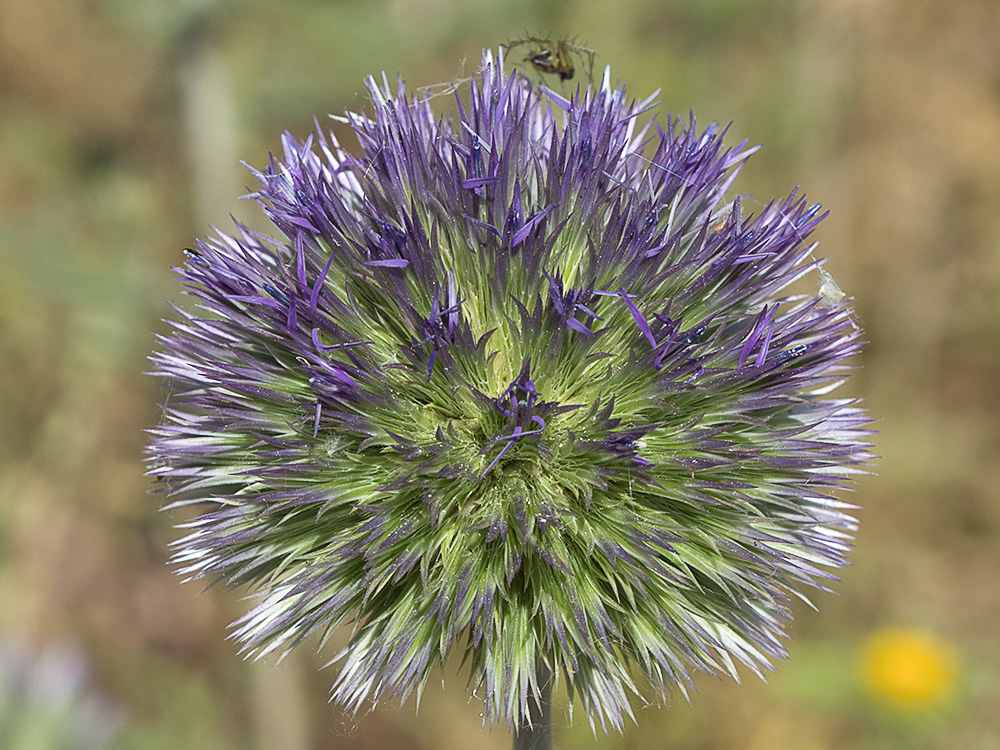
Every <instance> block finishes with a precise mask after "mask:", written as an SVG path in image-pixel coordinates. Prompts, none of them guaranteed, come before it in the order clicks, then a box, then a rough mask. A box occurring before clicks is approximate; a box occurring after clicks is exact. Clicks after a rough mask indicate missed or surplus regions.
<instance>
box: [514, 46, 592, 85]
mask: <svg viewBox="0 0 1000 750" xmlns="http://www.w3.org/2000/svg"><path fill="white" fill-rule="evenodd" d="M526 45H530V48H529V51H528V54H527V56H526V57H525V58H524V62H526V63H531V65H532V66H533V67H534V68H535V70H537V71H538V72H540V73H546V74H552V75H557V76H559V80H560V81H568V80H569V79H571V78H572V77H573V76H574V75H575V73H576V68H575V67H574V65H573V58H574V57H577V58H580V59H586V61H587V80H588V81H593V80H594V57H595V55H594V50H592V49H588V48H587V47H583V46H581V45H579V44H574V43H573V42H572V41H568V40H566V39H560V40H558V41H552V40H551V39H539V38H538V37H534V36H529V37H526V38H524V39H517V40H515V41H513V42H508V43H507V44H505V45H504V49H506V50H508V51H509V50H513V49H516V48H517V47H523V46H526Z"/></svg>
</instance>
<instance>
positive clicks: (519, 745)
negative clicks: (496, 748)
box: [514, 665, 552, 750]
mask: <svg viewBox="0 0 1000 750" xmlns="http://www.w3.org/2000/svg"><path fill="white" fill-rule="evenodd" d="M538 683H539V685H540V686H541V692H540V694H539V696H538V701H537V702H535V700H534V699H533V698H530V697H529V698H528V716H527V718H526V719H525V721H524V722H523V723H522V724H521V725H519V726H517V727H514V750H552V674H551V672H549V669H548V667H546V666H544V665H539V667H538Z"/></svg>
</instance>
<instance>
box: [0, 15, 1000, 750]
mask: <svg viewBox="0 0 1000 750" xmlns="http://www.w3.org/2000/svg"><path fill="white" fill-rule="evenodd" d="M526 31H527V32H530V33H532V34H536V35H541V36H546V37H552V38H563V37H571V36H574V35H576V36H577V39H578V42H580V43H581V44H585V45H586V46H588V47H590V48H592V49H594V50H595V51H596V52H597V56H598V68H599V69H600V68H603V66H604V65H607V64H610V65H611V66H612V68H613V72H614V76H615V77H617V78H620V79H621V80H623V81H625V82H626V83H627V84H628V86H629V90H630V91H631V92H632V93H633V94H635V95H646V94H647V93H649V92H650V91H652V90H653V89H656V88H662V89H663V93H662V99H663V110H664V112H663V113H661V115H660V116H661V117H663V116H664V115H665V111H666V110H670V111H673V112H677V113H681V114H686V113H687V112H688V110H694V111H695V112H696V113H697V115H698V116H699V118H700V120H701V122H702V123H703V124H705V123H707V122H709V121H711V120H720V121H722V122H724V123H728V122H730V121H731V122H733V123H734V124H733V126H732V129H731V131H730V139H731V140H732V142H733V143H735V142H736V141H739V140H742V139H744V138H746V139H748V140H749V141H751V143H763V144H764V149H763V150H762V151H761V152H760V153H758V154H757V155H755V156H754V157H753V158H752V159H751V160H750V162H749V164H748V166H747V167H746V169H745V170H744V172H743V174H742V176H741V178H740V180H739V181H738V183H737V187H738V189H739V190H740V192H744V193H746V192H752V193H753V194H754V198H755V199H759V200H760V202H761V203H763V202H766V201H767V200H768V199H769V198H770V197H772V196H777V195H783V194H786V193H787V192H788V191H789V190H790V189H791V188H792V187H794V186H795V185H796V184H801V185H802V186H803V189H804V190H806V192H807V193H808V195H809V197H810V198H811V199H813V200H816V201H819V202H821V203H823V204H824V206H826V207H827V208H829V209H830V210H831V211H832V216H831V217H830V218H829V219H828V220H827V221H826V222H824V224H823V225H822V226H821V228H820V229H819V231H818V235H817V236H818V238H819V240H820V242H821V244H820V253H819V254H820V255H824V256H827V257H828V258H829V259H830V260H829V263H828V265H827V266H826V268H827V269H828V270H829V271H830V272H831V273H832V274H833V276H834V277H835V278H836V279H837V281H838V282H839V284H840V286H841V287H842V288H843V289H844V290H845V292H847V294H848V295H850V296H853V297H854V298H855V299H856V306H857V312H858V316H859V318H860V320H861V321H862V322H863V325H864V327H865V330H866V333H867V337H868V339H869V341H870V344H869V345H868V347H867V349H866V350H865V353H864V355H863V356H862V357H861V358H860V359H859V361H858V364H859V365H860V369H859V370H858V371H857V373H856V375H855V377H854V378H853V381H852V382H851V383H850V384H849V385H848V386H847V388H846V389H845V390H846V392H848V393H850V394H851V395H860V396H863V397H864V399H865V401H866V403H867V406H868V408H869V409H870V411H871V412H872V414H873V415H876V416H877V417H879V418H880V422H879V424H878V428H879V430H880V433H879V436H878V438H877V443H876V447H877V451H876V452H877V453H879V454H880V455H881V456H882V459H881V460H880V462H879V464H878V473H879V476H878V477H877V478H872V477H867V478H864V479H862V480H861V481H860V482H859V483H858V486H857V491H856V492H855V493H854V494H853V495H852V496H851V497H850V498H849V499H852V500H854V501H857V502H859V503H860V504H861V505H862V506H863V509H862V510H861V511H860V517H861V521H862V524H861V530H860V533H859V535H858V539H857V545H856V550H855V552H854V554H853V558H852V559H853V563H854V565H853V566H852V567H851V568H849V569H847V570H846V571H845V572H844V574H843V580H842V582H841V583H840V584H839V585H838V586H837V592H838V593H837V594H836V595H830V594H817V595H816V596H815V597H814V600H815V602H816V603H817V604H818V606H819V609H820V611H819V613H815V612H812V611H810V610H808V609H807V608H805V607H801V608H800V611H799V612H798V616H797V618H796V620H795V623H794V625H793V627H792V630H791V635H792V639H791V640H790V642H789V648H790V651H791V659H790V660H789V661H787V662H783V663H781V664H779V665H778V669H777V671H776V672H775V673H774V674H773V676H771V677H770V678H769V681H768V683H767V684H764V683H762V682H760V681H758V680H756V678H754V677H752V676H749V675H748V679H747V680H746V681H745V683H744V684H743V685H738V684H736V683H734V682H732V681H730V680H727V681H719V680H715V679H713V678H708V677H701V678H699V679H698V681H697V687H698V692H697V693H695V694H694V695H693V697H692V700H691V702H690V704H688V703H687V702H685V701H684V700H683V699H682V698H679V697H678V698H677V699H676V700H674V701H673V702H672V704H671V705H669V706H667V707H658V706H650V707H647V708H641V709H639V710H638V711H637V716H638V726H633V727H630V728H629V729H628V730H627V731H626V732H625V734H624V735H623V736H618V735H615V736H611V737H608V738H604V737H603V736H602V737H599V738H598V739H597V740H596V741H595V739H594V738H593V736H592V735H591V731H590V729H589V727H588V726H587V723H586V720H585V718H584V717H583V716H582V714H578V715H577V721H576V722H575V723H574V725H573V726H572V727H570V726H569V718H568V715H567V712H566V710H565V705H563V706H560V707H557V710H556V725H557V729H556V746H557V747H558V748H563V749H564V750H565V749H568V748H576V747H595V748H597V747H601V748H609V749H614V750H624V749H625V748H643V749H647V748H648V749H659V748H665V749H671V750H673V749H676V750H714V749H716V748H718V749H720V750H721V749H722V748H726V750H735V749H738V748H739V749H746V750H772V749H781V748H795V749H796V750H834V749H841V748H852V749H853V748H860V749H864V750H867V749H869V748H872V749H875V748H935V749H937V748H941V749H944V748H956V749H957V748H962V749H963V750H966V749H970V748H971V749H978V748H1000V710H998V709H1000V638H998V630H1000V628H998V623H1000V583H998V574H1000V544H998V542H1000V492H998V489H997V487H998V485H1000V42H998V40H1000V3H997V2H996V0H962V1H961V2H954V1H953V0H824V1H822V2H818V1H817V2H793V1H792V0H687V1H685V0H623V1H621V2H611V1H610V0H574V1H572V2H570V1H562V0H549V1H548V2H529V1H528V0H474V1H470V2H457V1H455V0H450V1H449V0H370V1H365V2H363V1H362V0H336V1H335V0H281V1H280V2H278V1H274V2H269V1H267V0H233V1H232V2H221V1H220V2H211V0H187V1H186V2H185V1H183V0H0V264H2V265H0V378H2V389H0V750H27V749H28V748H31V749H32V750H47V749H48V748H56V747H59V748H82V747H100V748H131V749H134V750H153V749H160V748H163V749H164V750H165V749H167V748H170V749H173V748H182V749H183V750H209V749H211V750H216V749H217V750H228V749H229V748H241V750H242V749H244V748H254V749H257V748H259V749H261V750H265V749H266V750H272V749H281V750H285V749H287V750H306V749H309V750H325V749H328V748H330V749H332V748H343V749H345V750H354V749H363V748H372V749H373V750H385V749H386V748H396V747H402V748H418V749H419V748H432V747H433V748H437V749H439V750H459V749H463V748H470V749H471V748H506V747H508V746H509V742H510V739H509V735H508V733H507V731H506V729H505V728H503V727H500V728H497V729H494V730H493V731H492V732H491V731H489V728H488V727H486V728H484V727H483V722H482V718H481V713H480V712H481V707H480V705H479V704H478V701H477V700H476V699H475V698H474V697H470V696H469V695H468V694H467V693H466V691H465V681H464V677H463V676H460V675H459V674H458V673H457V666H456V665H452V667H451V669H449V672H448V679H447V685H446V687H444V688H443V689H442V688H440V687H439V686H438V685H436V684H432V685H430V686H429V687H428V689H427V692H426V694H425V696H424V699H423V701H422V704H421V706H420V711H419V713H416V714H415V713H414V710H413V705H412V704H410V705H407V706H406V707H404V708H403V709H399V708H396V707H391V706H380V707H378V708H377V709H376V710H375V711H374V712H372V713H370V714H367V715H364V716H359V717H356V718H355V717H350V716H345V715H343V714H342V713H341V712H340V711H339V710H338V709H337V708H336V707H335V706H330V705H328V704H327V703H326V697H327V691H328V687H329V685H330V683H331V682H332V677H333V673H332V672H331V670H329V669H328V670H321V669H320V667H321V666H322V665H323V663H324V661H325V659H327V658H330V657H332V655H333V653H332V651H330V652H327V653H324V654H323V655H318V656H317V655H314V654H313V653H311V652H310V650H309V649H308V648H305V649H301V650H300V651H299V652H298V653H296V654H294V655H292V656H290V657H289V658H287V659H286V660H285V661H283V662H281V663H280V664H279V665H277V666H276V665H274V664H273V663H270V664H258V665H253V664H248V663H245V662H243V661H242V660H241V659H240V657H239V656H238V655H237V653H236V650H237V649H236V646H235V645H234V644H233V643H232V642H230V641H227V640H226V635H227V629H226V626H227V623H229V622H231V621H232V620H233V619H235V617H236V616H237V615H238V613H240V612H241V611H242V609H243V607H244V606H245V603H244V602H241V601H240V597H241V595H242V594H241V592H238V591H237V592H233V591H226V590H224V589H223V588H222V587H216V588H213V589H210V590H209V591H207V592H205V593H201V592H202V588H203V586H202V584H201V583H188V584H183V583H182V582H181V581H180V579H179V578H178V577H177V576H176V575H175V574H174V573H173V572H172V571H171V569H170V567H169V566H168V564H167V560H168V557H169V543H170V541H171V540H172V539H175V538H177V536H178V532H176V531H174V530H173V529H172V526H171V524H172V519H171V518H169V517H168V516H167V515H166V514H163V513H160V512H158V510H157V508H158V503H159V498H158V497H157V496H151V495H148V494H147V491H148V489H149V482H148V481H147V479H146V478H145V477H144V475H143V471H144V468H143V463H142V459H143V446H144V443H145V439H146V438H145V434H144V432H143V431H144V429H145V428H147V427H149V426H151V425H153V424H155V423H156V422H157V421H158V419H159V406H158V404H159V403H161V402H162V400H163V397H164V396H163V394H162V393H160V392H159V390H158V387H157V385H156V384H155V383H154V382H153V381H152V380H151V379H150V378H148V377H146V376H145V375H144V374H143V371H144V370H145V369H146V367H147V364H146V361H145V358H146V356H147V354H148V353H149V352H150V351H151V349H152V348H153V347H154V346H155V342H154V333H156V332H163V331H165V330H166V326H165V325H164V324H162V323H161V322H160V319H161V318H162V317H164V316H167V315H169V314H170V308H169V303H170V302H171V301H174V302H176V301H177V300H179V299H180V294H179V292H180V286H179V284H178V283H177V282H175V281H174V280H173V273H172V272H171V270H170V266H171V265H178V264H180V263H182V261H183V248H184V247H185V246H189V245H190V244H191V243H192V241H193V238H194V237H196V236H199V235H204V234H206V233H207V232H208V231H209V230H208V227H209V226H210V225H217V226H219V227H220V228H223V229H228V228H229V227H230V219H229V215H230V214H232V215H234V216H237V217H238V218H240V219H241V220H245V221H248V222H249V223H251V225H253V226H255V227H257V228H264V227H263V225H262V224H261V220H260V217H259V216H258V215H257V213H256V209H255V207H254V206H253V205H251V204H250V203H249V202H245V201H243V202H241V201H238V200H236V197H237V196H238V195H240V194H242V193H243V192H244V191H245V188H246V187H247V186H249V185H250V184H251V181H252V178H251V177H250V176H249V174H247V173H246V172H245V170H244V169H243V168H242V167H241V166H240V164H239V160H241V159H242V160H245V161H247V162H249V163H251V164H254V165H257V166H260V165H263V164H264V163H265V162H266V160H267V154H268V152H269V151H271V150H274V151H277V150H279V149H280V142H279V137H280V133H281V131H282V130H283V129H286V128H287V129H289V130H291V131H292V133H293V134H295V135H297V136H299V137H304V136H305V135H306V134H307V133H308V131H309V129H310V128H311V127H312V118H313V117H314V116H319V117H320V118H323V117H324V116H325V114H326V113H328V112H333V113H340V112H343V110H344V109H345V108H361V107H364V106H365V105H366V98H365V95H364V93H363V88H362V84H361V82H362V78H363V76H364V75H366V74H367V73H369V72H379V71H382V70H385V71H387V73H388V74H389V75H390V77H392V76H394V75H395V73H396V71H402V72H403V74H404V77H405V78H406V80H407V81H408V83H409V84H410V86H411V87H420V86H424V85H429V84H433V83H436V82H440V81H447V80H450V79H454V78H458V77H461V76H468V75H471V74H472V73H473V72H474V71H475V69H476V67H477V64H478V58H479V54H480V48H481V47H483V46H491V47H494V48H495V47H496V46H497V45H498V44H500V43H502V42H505V41H509V40H512V39H516V38H519V37H522V36H524V35H525V33H526ZM551 85H554V86H556V87H558V83H557V82H552V83H551ZM440 102H441V104H442V107H443V108H447V106H448V100H447V98H442V99H441V100H440ZM173 520H176V519H173Z"/></svg>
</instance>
